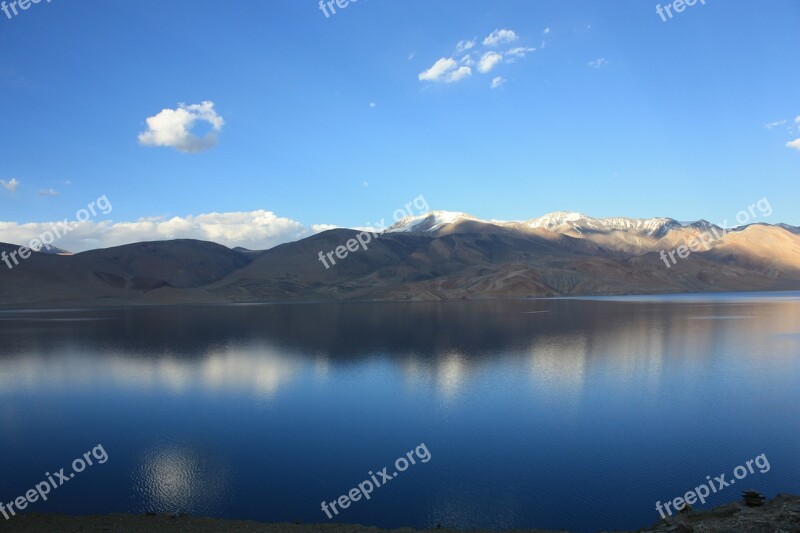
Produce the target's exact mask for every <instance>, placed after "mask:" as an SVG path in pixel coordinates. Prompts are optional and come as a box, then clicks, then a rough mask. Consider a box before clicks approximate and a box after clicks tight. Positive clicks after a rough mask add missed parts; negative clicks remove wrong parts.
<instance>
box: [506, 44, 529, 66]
mask: <svg viewBox="0 0 800 533" xmlns="http://www.w3.org/2000/svg"><path fill="white" fill-rule="evenodd" d="M535 51H536V48H529V47H527V46H517V47H516V48H512V49H511V50H509V51H507V52H506V53H505V56H506V60H507V61H508V62H509V63H512V62H513V60H514V59H524V58H525V56H526V55H528V53H529V52H535Z"/></svg>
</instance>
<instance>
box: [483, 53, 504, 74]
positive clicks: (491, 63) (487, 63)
mask: <svg viewBox="0 0 800 533" xmlns="http://www.w3.org/2000/svg"><path fill="white" fill-rule="evenodd" d="M502 60H503V56H502V55H500V54H498V53H497V52H486V53H485V54H484V55H483V57H481V60H480V61H479V62H478V70H479V71H480V72H482V73H483V74H486V73H487V72H491V70H492V69H493V68H494V67H496V66H497V64H498V63H500V62H501V61H502Z"/></svg>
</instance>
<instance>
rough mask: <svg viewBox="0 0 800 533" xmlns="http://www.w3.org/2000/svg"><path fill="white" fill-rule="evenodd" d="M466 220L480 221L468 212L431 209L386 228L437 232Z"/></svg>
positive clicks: (390, 231) (400, 231)
mask: <svg viewBox="0 0 800 533" xmlns="http://www.w3.org/2000/svg"><path fill="white" fill-rule="evenodd" d="M466 220H471V221H475V222H480V220H479V219H477V218H475V217H473V216H472V215H468V214H466V213H458V212H453V211H429V212H427V213H425V214H423V215H417V216H408V217H405V218H403V219H401V220H400V221H398V222H397V223H396V224H394V225H392V226H390V227H389V228H387V229H386V232H387V233H422V232H436V231H439V230H440V229H442V228H444V227H445V226H448V225H451V224H457V223H459V222H463V221H466Z"/></svg>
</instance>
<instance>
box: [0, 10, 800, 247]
mask: <svg viewBox="0 0 800 533" xmlns="http://www.w3.org/2000/svg"><path fill="white" fill-rule="evenodd" d="M7 1H8V0H7ZM662 3H665V2H662ZM655 6H656V2H648V1H642V0H629V1H618V2H613V3H612V2H593V1H587V2H579V1H565V0H553V1H539V0H537V1H531V0H519V1H516V0H504V1H497V0H494V1H465V0H459V1H450V0H441V1H437V2H430V1H429V0H403V1H399V0H395V1H391V0H359V1H358V2H356V3H351V4H350V5H349V6H348V7H347V8H345V9H337V13H336V14H335V15H333V16H330V17H328V18H326V16H325V15H324V14H323V12H322V11H321V10H320V9H319V5H318V2H317V1H314V0H291V1H285V2H258V3H256V2H246V1H240V2H230V1H229V2H222V1H206V0H192V1H189V0H169V1H166V0H159V1H154V0H137V1H136V2H134V1H132V0H119V1H115V2H101V1H99V0H82V1H81V2H75V1H72V2H71V1H67V0H52V2H50V3H47V2H46V0H42V2H41V3H38V4H35V5H31V6H30V8H29V9H27V10H26V11H19V14H18V15H17V16H13V17H12V18H11V19H8V18H7V17H6V16H5V15H4V14H3V13H2V12H0V48H2V50H3V53H2V54H0V101H2V107H0V109H2V111H1V112H0V128H2V133H3V141H2V143H0V180H3V183H4V184H6V186H5V187H3V188H0V210H2V213H1V214H0V220H2V221H6V222H12V223H14V224H13V225H12V224H6V225H5V226H0V241H6V242H8V241H12V242H13V239H14V238H16V239H17V240H20V239H21V237H19V236H18V232H19V231H22V230H21V229H20V227H19V224H21V223H26V222H46V221H53V220H61V219H63V218H64V217H74V216H75V213H76V211H77V210H78V209H80V208H81V207H84V206H86V204H87V203H89V202H91V201H92V200H94V199H96V198H98V197H99V196H101V195H106V196H107V197H108V198H109V200H110V201H111V202H112V203H113V212H112V213H111V214H110V215H109V216H108V217H104V219H106V220H104V222H107V223H108V224H112V223H114V224H116V223H126V222H130V223H134V224H132V225H129V226H127V227H126V228H127V233H125V235H126V237H125V238H127V239H129V240H135V239H136V238H139V237H141V238H148V237H150V236H151V235H152V231H153V228H152V224H151V226H147V225H146V224H142V225H140V226H137V225H136V224H135V223H136V221H142V220H145V221H149V222H150V223H152V222H153V221H156V222H157V221H159V220H170V219H173V217H177V218H174V219H173V220H175V221H177V222H176V223H175V224H174V228H178V229H177V230H174V228H173V229H171V230H170V232H171V233H170V234H169V236H175V237H180V236H187V235H184V234H183V233H181V231H180V228H181V227H183V226H181V222H185V221H186V220H187V218H188V219H190V220H191V221H193V222H191V223H188V226H192V224H196V223H197V220H196V218H192V217H197V216H199V215H203V214H209V213H232V212H238V213H249V212H257V213H261V214H262V215H263V213H262V212H264V211H265V212H270V213H274V214H275V217H280V218H279V219H272V218H269V217H264V216H260V217H256V219H257V220H260V221H261V223H263V224H264V225H265V227H264V228H262V231H261V232H260V233H258V234H256V235H255V236H250V237H248V238H250V240H252V241H253V242H254V243H255V241H259V243H260V244H262V245H271V244H274V243H275V242H278V241H281V240H287V239H288V238H289V237H288V236H297V235H302V234H304V231H308V230H309V228H312V227H313V225H316V224H330V225H337V226H364V225H365V224H366V223H367V222H369V221H375V220H378V219H380V218H382V217H386V218H388V217H391V215H392V213H393V212H394V211H395V210H396V209H397V208H400V207H402V206H403V204H405V203H407V202H408V201H410V200H412V199H413V198H415V197H418V196H420V195H423V196H424V197H425V198H426V200H427V202H428V204H429V205H430V207H431V208H433V209H445V210H453V211H466V212H468V213H470V214H473V215H475V216H478V217H481V218H495V219H520V220H522V219H528V218H533V217H536V216H540V215H542V214H544V213H547V212H551V211H580V212H584V213H587V214H589V215H593V216H630V217H642V218H644V217H653V216H670V217H673V218H677V219H679V220H692V219H698V218H706V219H708V220H712V221H715V222H721V221H722V220H724V219H732V218H734V217H735V214H736V213H737V212H738V211H739V210H741V209H743V208H746V207H747V206H748V205H750V204H752V203H754V202H756V201H757V200H759V199H760V198H762V197H767V198H769V201H770V203H771V205H772V207H773V215H772V217H771V219H770V220H768V222H781V221H783V222H787V223H791V224H796V225H797V224H800V215H798V210H797V201H798V199H800V148H797V149H795V148H792V147H790V146H787V143H790V142H792V141H794V140H796V139H799V138H800V129H798V128H799V127H800V122H795V121H796V119H797V118H798V117H799V116H800V96H798V91H797V87H798V86H800V69H798V68H797V58H796V56H797V51H798V50H800V31H798V28H800V4H799V3H797V2H793V1H789V0H784V1H781V0H776V1H773V2H764V3H755V2H746V1H735V0H725V1H722V0H706V4H705V5H701V4H700V3H699V2H698V3H697V4H696V5H695V6H693V7H687V8H686V9H685V10H684V11H683V12H682V13H678V14H675V16H674V18H673V19H671V20H668V21H667V22H663V21H662V20H661V18H660V17H659V16H658V15H657V14H656V10H655ZM495 30H507V31H510V32H513V34H511V33H502V34H495V35H500V36H501V37H502V36H506V37H509V36H510V37H509V38H508V39H505V40H503V39H500V42H499V43H497V44H495V45H485V44H484V40H485V39H486V38H487V37H488V36H489V35H490V34H492V32H494V31H495ZM513 37H515V38H513ZM471 40H475V46H474V47H473V48H471V49H469V50H465V51H463V52H460V53H458V54H456V46H457V43H459V42H461V41H471ZM543 45H544V46H543ZM515 49H516V50H517V51H516V52H513V51H514V50H515ZM520 49H521V51H520ZM531 49H535V50H531ZM489 52H494V53H496V54H499V55H500V56H501V59H500V60H499V61H498V62H497V63H496V64H495V65H491V66H492V68H491V69H490V70H489V71H488V72H485V73H484V72H481V69H480V60H481V58H483V57H484V56H485V55H486V54H487V53H489ZM515 53H516V55H514V54H515ZM467 54H470V58H469V59H465V58H464V56H465V55H467ZM523 55H524V57H522V56H523ZM448 58H453V61H454V63H455V66H454V67H453V69H452V70H451V71H450V72H456V71H458V69H460V68H464V67H467V68H469V70H470V72H469V74H466V73H465V72H464V71H460V72H461V74H460V76H461V79H458V81H451V82H449V83H448V82H446V81H445V79H446V77H447V76H446V73H445V75H444V76H440V77H439V78H438V81H437V79H436V77H435V72H434V73H430V74H429V75H428V76H423V78H427V79H420V74H421V73H423V72H426V71H428V69H430V68H431V67H432V66H434V64H435V63H436V62H437V61H439V60H440V59H445V60H447V59H448ZM484 66H489V65H488V64H487V65H484ZM456 77H458V76H456ZM497 78H499V80H498V81H497V82H496V85H499V87H496V88H492V82H493V80H495V79H497ZM203 102H213V111H212V112H213V113H214V114H215V115H214V116H215V117H219V118H220V123H222V122H223V121H224V125H221V126H220V127H219V131H218V134H217V142H216V143H215V144H214V143H208V145H209V146H210V145H211V144H213V146H210V147H209V146H202V147H204V148H207V149H205V150H203V151H197V152H193V153H183V152H181V151H180V150H178V149H175V148H174V147H170V146H148V145H146V143H145V144H143V143H142V142H141V141H140V134H142V133H143V132H145V131H146V130H147V128H148V125H147V122H146V119H148V118H150V117H155V116H156V115H158V114H159V113H160V112H161V111H162V110H163V109H173V110H175V109H178V105H179V104H180V103H185V104H186V105H187V106H192V105H195V106H199V105H201V104H202V103H203ZM781 121H785V122H783V123H781ZM776 123H777V124H776ZM768 124H773V126H772V127H767V125H768ZM196 130H197V131H196V133H197V134H198V135H200V136H203V135H205V134H206V132H208V131H209V130H213V128H212V127H211V126H210V125H209V124H203V123H197V125H196ZM167 133H169V132H167ZM151 144H152V143H151ZM799 144H800V143H799ZM173 146H174V145H173ZM12 179H13V180H16V181H15V182H14V183H15V186H11V185H9V184H10V183H11V180H12ZM9 189H15V190H13V191H12V190H9ZM51 189H52V190H51ZM56 192H57V193H58V194H57V195H56ZM256 219H248V218H247V217H244V218H238V219H237V218H235V217H234V218H230V219H229V220H228V223H229V225H228V226H227V227H226V230H225V233H224V235H225V237H224V238H220V239H218V240H220V241H225V242H226V243H231V242H234V241H235V239H233V238H232V237H231V235H235V234H236V231H237V229H236V228H235V226H236V225H237V224H242V225H243V228H241V231H246V227H244V226H252V225H253V224H256V222H254V220H256ZM205 220H211V219H210V218H208V217H206V219H205ZM276 220H277V221H278V222H280V223H279V224H278V226H275V227H268V226H270V224H274V223H276ZM286 221H289V222H286ZM98 222H99V221H98ZM301 227H302V228H305V229H299V228H301ZM4 229H5V234H3V230H4ZM108 229H109V226H102V225H99V226H97V227H95V228H94V230H93V231H96V232H97V231H107V230H108ZM173 230H174V232H173ZM186 231H187V232H188V231H189V230H186ZM287 232H288V233H287ZM173 233H174V234H173ZM140 234H141V235H140ZM120 238H122V237H119V232H118V234H117V237H115V239H117V240H113V242H114V243H117V241H118V240H119V239H120ZM92 239H95V240H94V241H93V240H92ZM92 242H96V243H99V244H102V243H104V242H106V241H105V240H103V239H102V238H99V237H97V236H96V235H95V236H92V235H89V234H88V233H87V235H86V243H85V244H84V245H81V244H74V246H77V247H90V246H91V243H92ZM108 242H112V241H108ZM234 244H235V242H234Z"/></svg>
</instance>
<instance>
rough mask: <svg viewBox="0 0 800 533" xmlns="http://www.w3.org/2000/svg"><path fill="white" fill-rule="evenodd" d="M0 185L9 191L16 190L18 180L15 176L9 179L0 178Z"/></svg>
mask: <svg viewBox="0 0 800 533" xmlns="http://www.w3.org/2000/svg"><path fill="white" fill-rule="evenodd" d="M0 187H3V188H4V189H5V190H7V191H9V192H16V190H17V187H19V180H17V178H11V180H9V181H6V180H0Z"/></svg>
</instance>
